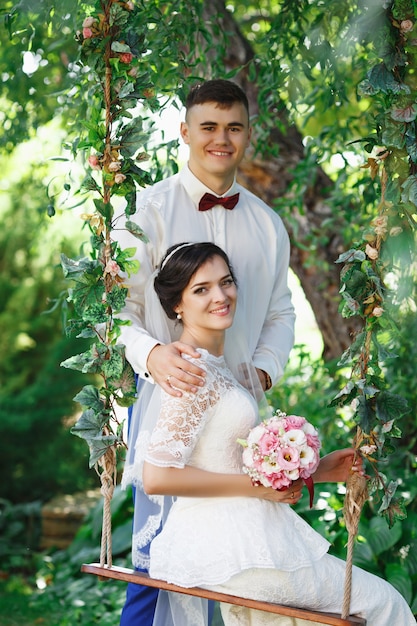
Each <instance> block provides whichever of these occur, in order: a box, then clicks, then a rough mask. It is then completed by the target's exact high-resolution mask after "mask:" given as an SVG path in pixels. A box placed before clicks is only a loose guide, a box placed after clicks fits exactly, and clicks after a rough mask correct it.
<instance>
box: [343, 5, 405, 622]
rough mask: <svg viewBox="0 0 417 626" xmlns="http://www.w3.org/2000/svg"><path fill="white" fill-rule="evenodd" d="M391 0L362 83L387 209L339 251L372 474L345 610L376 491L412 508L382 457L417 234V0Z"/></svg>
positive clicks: (355, 489)
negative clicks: (401, 294)
mask: <svg viewBox="0 0 417 626" xmlns="http://www.w3.org/2000/svg"><path fill="white" fill-rule="evenodd" d="M385 5H386V6H385V9H386V19H385V20H384V21H383V22H382V26H381V27H380V30H379V31H378V32H377V33H376V36H375V49H376V54H377V56H378V57H379V59H378V62H377V63H376V64H375V65H374V66H373V67H372V68H371V69H370V70H369V72H368V75H367V77H366V79H364V80H363V81H362V82H361V83H360V84H359V86H358V92H359V94H360V95H363V96H366V97H368V98H369V97H370V98H374V104H375V109H376V110H377V114H376V116H375V120H376V128H375V134H373V135H371V136H369V137H366V138H365V139H363V140H362V141H363V142H364V143H365V149H366V150H367V151H368V152H369V153H370V154H371V156H370V157H369V158H368V159H367V163H366V164H365V165H364V166H363V167H366V168H369V170H370V175H371V178H372V179H373V180H378V181H379V188H380V199H379V205H378V212H377V216H376V217H375V218H374V219H373V220H372V222H371V224H370V226H369V228H368V229H366V230H365V232H364V233H363V236H362V239H361V240H360V241H358V242H356V243H355V244H354V245H352V247H351V249H350V250H348V251H347V252H345V253H343V254H342V255H340V257H339V258H338V259H337V262H338V263H343V264H344V266H343V268H342V272H341V290H340V292H341V295H342V302H341V306H340V311H341V314H342V315H343V316H344V317H349V316H353V315H359V316H360V317H361V318H362V320H363V328H362V330H361V331H360V332H359V333H358V334H357V335H356V336H355V337H354V339H353V342H352V344H351V346H350V347H349V348H348V349H347V350H346V352H345V353H344V354H343V356H342V358H341V360H340V363H339V364H340V365H350V366H351V376H350V379H349V381H348V382H347V384H346V385H345V387H344V388H343V389H342V390H341V391H340V393H339V394H338V395H337V396H336V397H335V398H334V399H333V401H332V406H343V405H347V404H351V405H353V406H354V420H355V422H356V424H357V428H356V434H355V437H354V442H353V445H354V447H355V449H356V450H357V451H358V454H361V455H362V457H364V459H365V460H366V462H367V463H366V467H367V469H368V471H369V473H370V476H369V477H368V480H367V479H366V478H362V477H358V476H354V475H352V476H351V479H350V480H349V481H348V484H347V492H346V498H345V506H344V516H345V521H346V526H347V529H348V531H349V541H348V556H347V576H346V584H345V600H344V606H343V610H342V617H346V616H347V615H348V613H349V603H350V585H351V564H352V551H353V541H354V538H355V537H356V535H357V532H358V523H359V519H360V515H361V510H362V507H363V505H364V503H365V501H366V500H367V498H368V491H369V493H371V494H373V499H374V501H377V502H379V510H378V513H379V514H380V515H382V516H384V517H385V518H386V519H387V521H388V524H389V526H390V527H392V525H393V524H394V523H395V521H397V520H402V519H404V518H405V517H406V510H405V505H404V499H403V498H402V497H400V496H398V495H397V487H398V484H399V483H398V481H397V480H395V479H392V478H391V479H390V478H387V477H386V476H385V474H384V473H383V472H382V471H381V467H387V465H388V458H389V456H390V455H391V454H394V453H395V449H396V448H395V439H398V438H399V437H401V430H400V428H399V426H398V423H397V422H398V420H399V419H400V418H401V417H403V416H404V415H405V414H406V413H407V412H408V407H407V403H406V401H405V399H404V398H403V397H401V396H399V395H397V394H394V393H392V392H390V391H389V390H388V389H387V385H386V382H385V380H384V371H383V364H384V362H385V361H386V360H387V359H391V358H394V357H396V354H394V352H393V350H392V348H391V345H392V339H393V337H395V334H396V332H397V329H396V324H395V320H394V319H392V317H391V316H390V314H389V306H388V304H389V298H390V296H391V294H390V291H389V289H388V287H387V277H388V276H389V274H390V273H392V272H393V271H394V272H395V269H396V268H395V263H394V261H393V258H392V257H391V256H390V253H389V251H388V250H387V248H388V246H387V245H386V244H387V243H388V242H389V240H390V239H392V238H395V237H400V236H402V235H403V234H404V233H408V234H411V239H412V240H413V237H414V235H413V231H414V230H415V227H416V218H415V216H416V205H417V135H416V119H417V100H416V97H417V90H416V89H417V85H416V83H415V78H414V72H415V67H416V61H417V21H416V20H417V4H416V2H415V1H414V0H394V2H392V4H391V2H386V3H385ZM379 492H382V497H380V496H379Z"/></svg>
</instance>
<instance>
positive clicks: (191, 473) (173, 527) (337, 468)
mask: <svg viewBox="0 0 417 626" xmlns="http://www.w3.org/2000/svg"><path fill="white" fill-rule="evenodd" d="M154 288H155V291H156V293H157V295H158V298H159V301H160V303H161V305H162V308H163V309H164V311H165V313H166V315H167V316H168V318H169V319H171V320H177V323H179V324H181V326H182V335H181V341H183V342H185V343H188V344H189V345H192V346H194V347H196V349H197V350H198V352H199V353H200V357H199V358H198V365H199V366H200V367H202V368H203V369H204V370H205V377H204V385H203V386H202V387H200V388H199V389H198V391H197V392H196V393H194V394H187V393H181V392H180V391H178V392H177V396H176V397H175V396H172V395H168V394H167V393H166V392H164V391H163V390H162V391H161V397H160V408H159V412H158V416H157V419H156V424H155V425H154V428H153V430H152V434H151V437H150V441H149V442H148V445H147V451H146V455H145V461H144V463H143V473H142V476H141V478H139V483H140V482H143V488H144V490H145V491H146V493H147V494H148V496H149V497H150V498H151V499H154V501H155V502H157V501H158V498H160V497H161V496H162V497H163V498H166V497H168V498H169V497H171V498H173V499H174V500H173V504H172V506H171V507H170V508H169V511H168V513H167V515H166V519H165V520H164V523H163V525H162V529H161V531H160V532H159V534H157V535H156V536H155V537H154V538H153V539H152V543H151V546H150V575H151V576H152V577H153V578H158V579H163V580H166V581H168V582H170V583H175V584H177V585H180V586H183V587H194V586H200V587H205V588H208V589H215V590H217V591H222V592H224V593H230V594H233V595H239V596H243V597H250V598H254V599H258V600H265V601H270V602H277V603H280V604H286V605H293V606H299V607H304V608H310V609H315V610H319V611H327V612H339V613H340V611H341V606H342V602H343V587H344V575H345V563H344V561H342V560H340V559H337V558H335V557H333V556H331V555H329V554H328V548H329V543H328V542H327V541H326V540H325V539H324V538H323V537H322V536H321V535H319V534H318V533H317V532H315V531H314V530H313V529H312V528H311V527H310V526H309V525H308V524H307V523H306V522H305V521H304V520H303V519H302V518H301V517H300V516H298V515H297V514H296V513H295V511H294V510H293V509H292V508H291V506H292V505H294V504H295V503H297V502H298V500H299V499H300V497H301V495H302V490H303V482H302V481H301V480H297V481H295V482H293V483H292V485H291V486H290V487H289V488H288V489H286V490H283V491H277V490H274V489H271V488H270V487H263V486H256V487H255V486H254V485H253V484H252V482H251V479H250V478H249V476H247V475H246V474H245V473H243V471H242V447H241V446H240V445H239V443H238V442H237V440H238V439H239V438H240V439H242V438H246V437H247V435H248V432H249V430H250V429H251V428H252V427H253V426H254V425H255V424H256V423H257V421H258V420H259V413H258V405H257V403H256V401H255V400H254V398H253V396H252V395H251V394H250V393H249V392H248V391H247V390H246V389H245V388H244V387H243V386H242V385H241V384H240V383H239V382H238V381H237V380H236V378H235V377H234V376H233V374H232V373H231V371H230V370H229V368H228V366H227V364H226V362H225V360H224V357H223V347H224V341H225V334H226V331H227V329H228V328H229V327H230V326H231V325H232V323H233V317H234V313H235V308H236V302H237V285H236V281H235V278H234V274H233V269H232V268H231V266H230V263H229V260H228V257H227V255H226V254H225V253H224V252H223V250H221V249H220V248H218V247H217V246H216V245H214V244H212V243H195V244H180V245H178V246H173V247H172V248H171V249H170V250H168V252H167V255H166V256H165V259H164V260H163V262H162V263H161V267H160V270H159V272H158V274H157V275H156V278H155V281H154ZM254 306H256V303H254ZM185 358H189V359H190V360H193V359H192V358H191V357H188V356H187V357H185ZM352 465H353V467H352ZM136 467H138V465H137V466H136ZM352 469H353V470H354V471H360V472H361V471H362V468H361V465H360V463H358V464H354V454H353V450H351V449H346V450H337V451H335V452H332V453H331V454H329V455H327V456H325V457H323V458H322V459H321V461H320V464H319V467H318V469H317V471H316V472H315V474H314V476H313V478H314V481H315V482H339V481H345V480H346V478H347V476H348V473H349V472H350V471H351V470H352ZM158 602H159V604H158V607H157V611H156V613H155V619H154V624H155V625H157V626H168V625H172V624H174V626H205V625H206V624H207V623H208V621H207V620H208V614H207V601H205V600H202V599H200V598H194V597H190V596H184V595H182V594H165V596H164V595H162V594H160V600H159V601H158ZM221 613H222V618H223V621H224V623H225V625H226V626H232V625H233V626H234V625H236V626H245V625H248V626H249V625H250V626H255V625H256V626H260V625H264V624H265V625H266V624H276V625H280V626H290V625H291V626H293V625H295V624H297V625H298V624H299V626H306V624H308V622H306V621H303V620H296V619H293V618H287V617H280V616H277V615H273V614H267V613H264V612H260V611H254V610H252V609H247V608H245V607H239V606H231V605H227V604H224V605H221ZM351 613H352V614H357V615H360V616H362V617H365V618H366V619H367V624H368V626H393V625H394V624H398V625H400V624H401V626H412V625H415V624H416V622H415V620H414V618H413V616H412V613H411V611H410V609H409V607H408V605H407V603H406V602H405V600H404V599H403V598H402V596H401V595H400V594H399V593H398V592H397V591H396V590H395V589H394V588H393V587H392V586H391V585H390V584H388V583H387V582H386V581H384V580H382V579H380V578H379V577H377V576H374V575H371V574H369V573H367V572H365V571H363V570H360V569H359V568H356V567H355V568H354V571H353V582H352V596H351Z"/></svg>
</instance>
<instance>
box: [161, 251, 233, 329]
mask: <svg viewBox="0 0 417 626" xmlns="http://www.w3.org/2000/svg"><path fill="white" fill-rule="evenodd" d="M215 256H219V257H221V258H222V259H223V260H224V261H225V263H226V265H227V267H228V268H229V271H230V275H231V277H232V278H233V280H234V282H235V283H236V278H235V275H234V273H233V269H232V266H231V265H230V261H229V257H228V256H227V254H226V253H225V251H224V250H222V249H221V248H219V246H216V244H214V243H211V242H202V243H180V244H176V245H175V246H171V248H169V249H168V250H167V253H166V255H165V257H164V259H163V260H162V263H161V269H160V270H159V272H158V274H157V276H156V278H155V282H154V287H155V291H156V293H157V295H158V298H159V300H160V302H161V306H162V308H163V309H164V311H165V313H166V314H167V316H168V317H169V319H171V320H174V319H176V317H177V314H176V313H175V311H174V309H175V307H176V306H177V305H178V304H179V303H180V302H181V298H182V293H183V291H184V289H185V288H186V286H187V285H188V283H189V282H190V280H191V278H192V277H193V276H194V274H195V273H196V272H197V271H198V270H199V269H200V267H201V266H202V265H204V263H206V262H207V261H209V260H210V259H212V258H213V257H215Z"/></svg>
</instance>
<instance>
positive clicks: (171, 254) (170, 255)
mask: <svg viewBox="0 0 417 626" xmlns="http://www.w3.org/2000/svg"><path fill="white" fill-rule="evenodd" d="M194 245H195V244H194V243H183V244H181V245H180V246H177V247H176V248H175V249H174V250H171V252H170V253H169V254H168V256H166V257H165V259H164V260H163V261H162V265H161V270H163V269H164V267H165V265H166V264H167V263H168V261H169V260H170V258H171V257H173V256H174V254H176V253H177V252H178V250H181V248H186V247H187V246H194Z"/></svg>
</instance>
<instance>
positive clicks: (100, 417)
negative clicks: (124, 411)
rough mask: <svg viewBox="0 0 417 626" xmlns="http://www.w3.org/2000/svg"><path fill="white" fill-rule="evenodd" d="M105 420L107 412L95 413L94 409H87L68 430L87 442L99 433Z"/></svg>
mask: <svg viewBox="0 0 417 626" xmlns="http://www.w3.org/2000/svg"><path fill="white" fill-rule="evenodd" d="M107 420H108V415H107V414H103V413H96V412H95V411H94V409H87V410H86V411H84V413H83V414H82V415H81V417H80V419H79V420H78V421H77V423H76V424H75V426H73V427H72V428H71V431H70V432H71V433H72V434H73V435H77V437H81V439H85V440H86V441H87V442H89V441H90V440H91V439H94V438H95V437H97V436H99V435H100V433H101V432H102V429H103V426H104V424H105V423H106V422H107Z"/></svg>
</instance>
